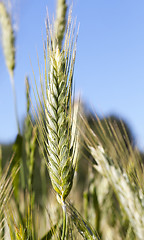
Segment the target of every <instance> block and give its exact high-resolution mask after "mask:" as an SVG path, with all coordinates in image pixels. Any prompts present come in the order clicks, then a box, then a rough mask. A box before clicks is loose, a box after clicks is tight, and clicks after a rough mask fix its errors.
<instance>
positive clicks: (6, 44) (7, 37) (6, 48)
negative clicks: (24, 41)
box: [0, 2, 15, 76]
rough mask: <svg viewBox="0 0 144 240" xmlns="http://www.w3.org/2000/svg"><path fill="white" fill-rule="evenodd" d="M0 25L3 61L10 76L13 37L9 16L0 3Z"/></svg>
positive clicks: (13, 46)
mask: <svg viewBox="0 0 144 240" xmlns="http://www.w3.org/2000/svg"><path fill="white" fill-rule="evenodd" d="M0 25H1V32H2V46H3V52H4V56H5V61H6V65H7V68H8V71H9V73H10V75H11V76H12V75H13V70H14V68H15V37H14V31H13V28H12V23H11V18H10V15H9V14H8V12H7V9H6V7H5V5H4V4H3V3H2V2H0Z"/></svg>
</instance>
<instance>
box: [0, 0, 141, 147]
mask: <svg viewBox="0 0 144 240" xmlns="http://www.w3.org/2000/svg"><path fill="white" fill-rule="evenodd" d="M71 2H72V1H71V0H69V1H68V3H71ZM46 6H47V7H48V11H49V15H50V19H52V16H53V14H55V6H56V0H43V1H40V0H35V1H34V0H33V1H32V0H31V1H29V0H13V5H12V16H13V20H14V25H16V26H17V31H16V68H15V85H16V93H17V101H18V114H19V120H20V121H21V122H22V121H23V119H24V116H25V113H26V105H25V103H26V101H25V76H26V75H29V76H30V77H31V78H33V75H32V68H31V64H30V59H31V62H32V65H33V69H34V72H35V75H36V77H37V80H38V79H39V74H38V65H37V52H38V55H39V58H40V65H41V67H43V46H42V33H44V34H45V18H46ZM143 12H144V1H143V0H139V1H135V0H127V1H125V0H117V1H115V0H89V1H87V0H85V1H84V0H73V16H76V17H77V22H80V30H79V37H78V44H77V57H76V67H75V75H74V81H75V89H76V93H78V92H80V94H81V97H82V99H83V100H84V101H85V102H86V103H87V104H89V105H90V107H91V108H93V109H95V111H96V112H98V113H100V114H104V115H109V114H116V115H118V116H120V118H123V119H124V120H126V121H127V122H128V123H129V126H130V127H131V128H132V131H133V133H134V135H135V137H136V141H137V143H138V145H139V146H140V147H141V148H144V127H143V126H144V110H143V103H144V14H143ZM0 116H1V117H0V142H1V143H2V142H3V143H7V142H11V141H13V140H14V139H15V137H16V134H17V128H16V120H15V116H14V106H13V96H12V91H11V86H10V81H9V76H8V73H7V69H6V67H5V63H4V57H3V53H2V49H1V47H0Z"/></svg>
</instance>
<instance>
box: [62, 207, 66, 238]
mask: <svg viewBox="0 0 144 240" xmlns="http://www.w3.org/2000/svg"><path fill="white" fill-rule="evenodd" d="M62 209H63V231H62V238H61V239H62V240H64V239H65V235H66V226H67V214H66V206H65V203H64V204H63V205H62Z"/></svg>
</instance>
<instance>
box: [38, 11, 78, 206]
mask: <svg viewBox="0 0 144 240" xmlns="http://www.w3.org/2000/svg"><path fill="white" fill-rule="evenodd" d="M56 39H57V36H56V35H55V31H54V30H53V29H52V28H51V26H50V24H49V22H48V24H47V49H46V48H45V47H44V59H45V81H44V83H43V82H42V76H41V74H40V79H41V89H42V96H43V99H41V97H40V94H39V92H38V89H37V90H36V91H37V94H38V99H39V101H37V108H38V110H40V109H41V111H39V114H38V115H36V114H35V118H36V121H37V124H38V129H39V132H40V134H41V139H43V144H44V145H43V146H44V147H45V151H46V153H47V155H46V158H47V166H48V170H49V174H50V178H51V182H52V186H53V188H54V190H55V191H56V193H57V198H58V201H59V202H60V204H61V205H62V206H63V205H65V204H64V202H65V199H66V197H67V196H68V194H69V192H70V190H71V188H72V184H73V177H74V172H75V167H76V159H77V152H78V134H77V127H76V122H77V112H78V107H76V108H75V110H72V100H71V95H72V82H73V72H74V64H75V56H76V39H77V37H76V38H75V37H74V28H73V27H72V23H71V15H69V17H68V24H67V30H66V34H65V38H64V44H63V47H62V49H60V47H59V45H58V44H57V45H56V42H57V40H56ZM38 102H40V106H41V107H40V106H39V104H38ZM42 111H43V112H42Z"/></svg>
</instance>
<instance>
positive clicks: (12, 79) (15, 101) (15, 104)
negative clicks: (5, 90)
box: [10, 74, 20, 134]
mask: <svg viewBox="0 0 144 240" xmlns="http://www.w3.org/2000/svg"><path fill="white" fill-rule="evenodd" d="M10 82H11V86H12V92H13V100H14V110H15V117H16V123H17V130H18V133H19V134H20V125H19V120H18V111H17V100H16V91H15V83H14V78H13V74H10Z"/></svg>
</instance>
